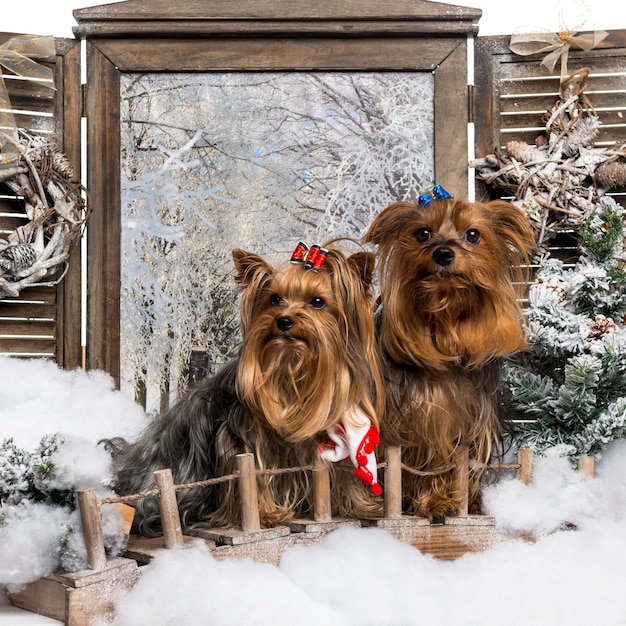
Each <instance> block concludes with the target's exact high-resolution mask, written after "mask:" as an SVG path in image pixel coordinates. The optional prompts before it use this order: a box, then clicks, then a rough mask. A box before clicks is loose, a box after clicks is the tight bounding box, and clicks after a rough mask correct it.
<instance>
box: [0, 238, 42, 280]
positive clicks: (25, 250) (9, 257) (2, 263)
mask: <svg viewBox="0 0 626 626" xmlns="http://www.w3.org/2000/svg"><path fill="white" fill-rule="evenodd" d="M36 260H37V250H35V246H33V245H32V244H30V243H18V244H15V245H12V246H8V247H7V248H5V249H4V250H2V252H0V267H1V268H3V269H5V270H8V271H9V272H12V273H13V274H15V273H17V272H20V271H21V270H24V269H26V268H27V267H30V266H31V265H32V264H33V263H34V262H35V261H36Z"/></svg>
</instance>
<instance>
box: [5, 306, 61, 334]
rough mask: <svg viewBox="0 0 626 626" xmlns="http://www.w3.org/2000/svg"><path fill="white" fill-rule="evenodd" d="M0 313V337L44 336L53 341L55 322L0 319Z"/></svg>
mask: <svg viewBox="0 0 626 626" xmlns="http://www.w3.org/2000/svg"><path fill="white" fill-rule="evenodd" d="M1 315H2V311H0V336H7V335H9V336H10V335H45V336H46V337H49V338H51V339H54V337H55V334H56V322H54V321H53V320H49V321H40V320H37V319H31V320H26V321H24V319H23V318H7V317H1Z"/></svg>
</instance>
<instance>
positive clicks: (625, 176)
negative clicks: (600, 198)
mask: <svg viewBox="0 0 626 626" xmlns="http://www.w3.org/2000/svg"><path fill="white" fill-rule="evenodd" d="M594 178H595V181H596V184H597V185H598V186H599V187H602V188H603V189H615V188H616V187H624V186H626V161H623V160H622V159H621V158H620V159H619V160H616V161H611V160H609V161H605V162H604V163H600V165H598V167H596V170H595V172H594Z"/></svg>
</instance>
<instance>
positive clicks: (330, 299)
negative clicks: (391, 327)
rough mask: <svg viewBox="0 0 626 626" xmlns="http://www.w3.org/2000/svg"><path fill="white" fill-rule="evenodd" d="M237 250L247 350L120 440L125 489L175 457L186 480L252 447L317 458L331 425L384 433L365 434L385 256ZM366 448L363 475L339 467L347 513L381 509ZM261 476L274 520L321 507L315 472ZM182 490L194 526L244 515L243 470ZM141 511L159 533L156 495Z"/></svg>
mask: <svg viewBox="0 0 626 626" xmlns="http://www.w3.org/2000/svg"><path fill="white" fill-rule="evenodd" d="M331 244H332V242H331ZM232 254H233V259H234V264H235V268H236V281H237V283H238V284H239V285H240V287H241V289H242V293H241V335H242V347H241V350H240V354H239V357H238V358H237V359H236V360H235V361H233V362H231V363H229V364H227V365H225V366H224V367H223V369H222V370H221V371H220V372H219V373H218V374H216V375H215V376H214V377H212V378H208V379H206V380H204V381H203V382H200V383H198V384H197V386H195V387H194V388H192V389H191V390H190V391H188V392H187V393H186V394H185V395H183V396H182V398H181V399H179V400H178V402H177V403H176V404H174V405H173V406H172V407H171V408H170V409H169V410H168V411H166V412H165V413H163V414H161V415H159V416H157V417H155V418H154V420H153V421H152V422H151V423H150V424H149V425H148V427H147V428H146V429H145V431H144V432H143V433H142V434H141V435H140V436H139V438H138V440H137V441H136V442H135V443H134V444H130V445H129V444H125V442H123V441H119V440H111V441H109V442H108V443H109V449H110V450H111V452H112V455H113V466H114V475H115V488H116V491H117V492H118V493H120V494H132V493H138V492H141V491H144V490H146V489H149V488H150V487H151V486H152V485H153V479H152V473H153V471H155V470H158V469H165V468H171V469H172V473H173V478H174V482H175V484H188V483H192V482H195V481H202V480H206V479H209V478H213V477H220V476H223V475H226V474H231V473H234V472H235V471H236V458H235V457H236V455H237V454H240V453H244V452H252V453H254V456H255V462H256V466H257V469H260V470H272V469H277V468H285V467H287V468H288V467H299V466H310V465H312V464H313V463H314V461H315V458H316V455H317V454H319V452H320V450H321V449H328V446H327V444H326V443H325V442H326V440H327V438H328V435H327V434H326V432H325V431H327V430H328V431H329V432H334V431H333V430H332V429H333V428H335V429H336V428H338V427H339V426H341V429H340V430H341V432H344V426H345V428H347V429H348V430H349V431H350V426H354V427H355V429H356V430H354V429H353V430H352V431H350V432H352V433H354V432H363V433H364V437H363V439H362V441H361V443H362V444H363V445H362V446H361V449H360V452H364V451H365V452H371V451H372V449H373V447H374V445H375V444H376V443H377V441H375V437H368V436H365V435H367V432H368V428H369V427H370V425H372V426H371V428H372V429H373V431H372V432H373V433H374V434H377V430H376V428H375V427H376V425H377V424H378V414H379V413H380V412H382V406H380V405H381V403H382V393H381V392H380V388H381V385H382V382H381V381H382V377H381V375H380V373H379V364H378V360H377V357H376V345H375V335H374V323H373V320H372V315H371V309H372V297H371V293H370V292H371V281H372V273H373V268H374V255H373V254H371V253H368V252H357V253H355V254H352V255H348V254H347V253H346V254H344V252H343V251H342V249H341V248H340V247H337V246H335V245H328V246H327V247H326V248H320V247H318V246H313V247H312V248H311V250H309V249H308V248H307V247H306V246H304V245H303V244H299V246H298V247H297V248H296V252H294V255H293V257H292V259H291V260H292V262H291V263H287V264H285V266H281V267H278V268H275V267H273V266H271V265H270V264H269V263H267V262H266V261H265V260H264V259H263V258H261V257H260V256H258V255H256V254H253V253H251V252H246V251H244V250H239V249H237V250H233V253H232ZM351 420H353V421H355V422H356V423H355V424H350V422H351ZM364 425H367V427H368V428H365V429H364ZM359 428H360V429H361V431H359ZM335 434H336V433H335ZM370 434H372V433H371V432H370ZM330 445H331V448H332V446H333V445H334V444H330ZM354 452H355V453H356V452H357V451H356V449H355V450H354ZM340 456H341V458H343V457H344V456H347V452H346V454H345V455H340ZM366 456H367V454H362V455H361V456H360V457H359V458H360V459H361V461H359V463H355V467H356V468H357V470H355V473H356V474H357V476H359V477H360V478H361V481H362V482H360V481H359V480H358V479H357V478H355V476H354V475H353V473H352V472H349V473H348V472H340V471H337V472H331V476H332V477H333V484H334V489H333V498H334V499H333V512H334V513H335V514H336V515H346V516H348V515H352V516H365V515H368V514H370V513H371V512H373V511H374V510H378V507H379V506H380V503H379V502H378V503H377V500H376V499H375V498H372V493H371V492H372V491H373V492H374V493H375V494H377V493H378V491H377V489H376V488H377V487H378V483H377V482H375V480H373V478H374V479H375V477H372V475H371V472H370V471H369V470H373V471H374V473H375V468H373V467H372V463H371V462H370V463H369V464H367V463H366V459H365V457H366ZM333 460H335V459H333ZM370 461H371V458H370ZM359 465H362V467H359ZM364 484H369V485H370V486H371V487H372V489H371V490H368V489H365V488H364ZM257 485H258V494H259V513H260V518H261V522H262V524H263V525H272V524H275V523H279V522H281V521H284V520H287V519H289V518H292V517H294V516H296V515H298V516H307V515H310V513H311V504H312V503H311V497H310V496H311V493H310V492H311V484H310V478H309V475H308V474H307V472H302V471H300V472H287V473H275V474H264V475H259V476H258V477H257ZM177 498H178V504H179V511H180V514H181V521H182V524H183V527H184V528H189V527H192V526H194V525H196V524H202V525H210V526H232V525H237V524H238V523H240V521H241V520H240V505H239V499H238V497H237V483H236V481H229V482H222V483H219V484H217V485H212V486H208V487H207V486H203V487H197V488H192V489H188V490H180V491H177ZM135 519H136V522H138V526H139V531H140V532H142V533H143V534H148V535H149V534H155V533H157V532H159V529H160V518H159V511H158V505H157V502H156V500H155V498H144V499H142V500H139V501H138V503H137V512H136V518H135Z"/></svg>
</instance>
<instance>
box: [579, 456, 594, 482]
mask: <svg viewBox="0 0 626 626" xmlns="http://www.w3.org/2000/svg"><path fill="white" fill-rule="evenodd" d="M578 471H579V472H583V473H584V474H587V476H591V478H593V477H594V476H595V474H596V470H595V459H594V458H593V457H592V456H581V457H578Z"/></svg>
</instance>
